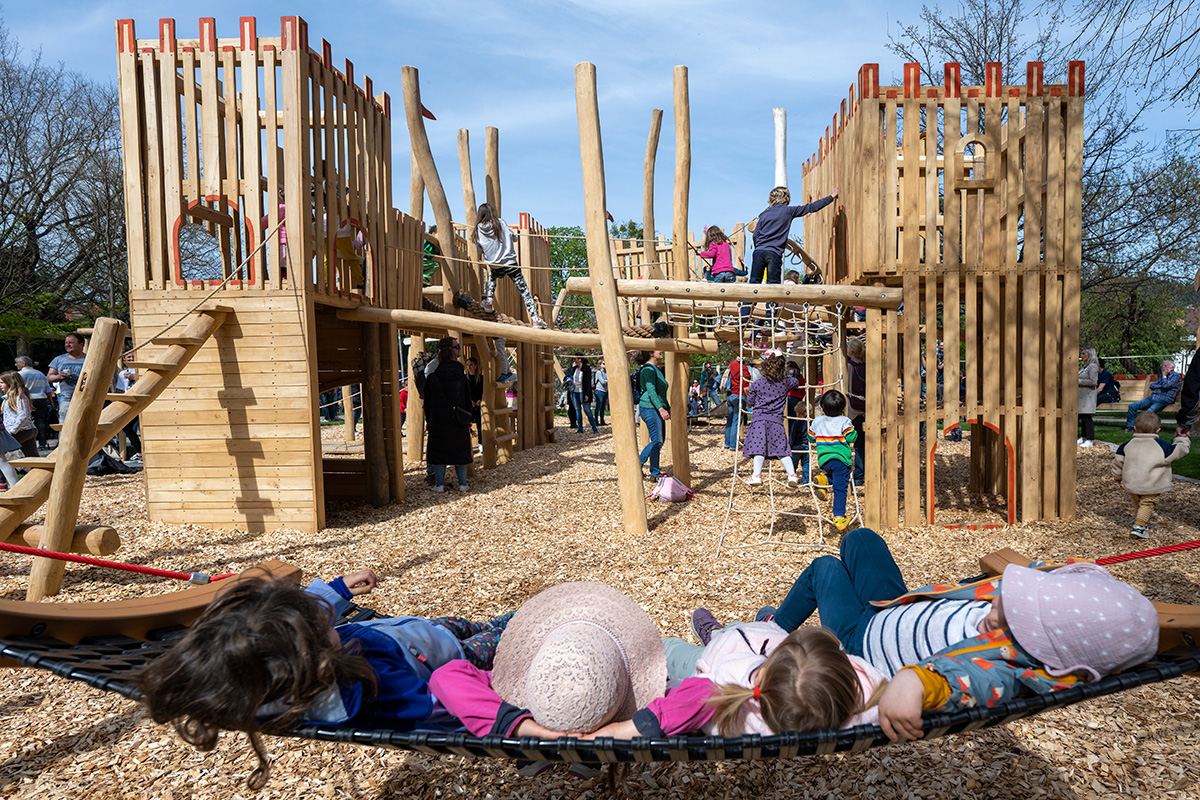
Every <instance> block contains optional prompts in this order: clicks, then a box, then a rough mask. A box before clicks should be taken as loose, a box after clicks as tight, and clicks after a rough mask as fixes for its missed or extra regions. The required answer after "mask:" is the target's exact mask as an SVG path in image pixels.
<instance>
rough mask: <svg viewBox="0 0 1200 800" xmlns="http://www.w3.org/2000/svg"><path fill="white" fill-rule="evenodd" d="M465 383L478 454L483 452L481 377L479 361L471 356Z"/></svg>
mask: <svg viewBox="0 0 1200 800" xmlns="http://www.w3.org/2000/svg"><path fill="white" fill-rule="evenodd" d="M467 383H468V384H470V387H471V417H472V418H473V419H472V421H473V422H474V423H475V438H476V439H477V440H479V452H481V453H482V452H483V376H482V375H481V374H480V373H479V361H478V360H477V359H476V358H475V357H474V356H472V357H471V358H468V359H467Z"/></svg>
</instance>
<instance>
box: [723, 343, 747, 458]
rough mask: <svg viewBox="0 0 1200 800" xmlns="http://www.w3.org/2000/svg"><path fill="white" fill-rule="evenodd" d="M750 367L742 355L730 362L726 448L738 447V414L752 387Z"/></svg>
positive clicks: (733, 448) (726, 414) (726, 399)
mask: <svg viewBox="0 0 1200 800" xmlns="http://www.w3.org/2000/svg"><path fill="white" fill-rule="evenodd" d="M750 383H751V380H750V369H749V368H748V367H747V366H746V365H745V364H743V363H742V357H741V356H734V357H733V361H730V362H729V394H728V396H726V398H725V402H726V404H727V406H728V410H727V411H726V413H725V449H726V450H737V449H738V414H739V412H740V411H741V405H742V396H743V395H744V394H745V393H746V390H747V389H749V388H750Z"/></svg>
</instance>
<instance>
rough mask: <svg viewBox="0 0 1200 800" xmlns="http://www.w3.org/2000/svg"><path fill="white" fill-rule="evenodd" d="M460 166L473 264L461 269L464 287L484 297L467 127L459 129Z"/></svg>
mask: <svg viewBox="0 0 1200 800" xmlns="http://www.w3.org/2000/svg"><path fill="white" fill-rule="evenodd" d="M458 168H459V171H460V172H461V173H462V192H463V214H464V215H465V218H466V224H467V257H468V258H470V259H471V266H470V267H469V268H467V267H465V266H464V268H463V269H462V270H461V271H460V273H459V274H460V275H461V276H462V279H463V288H464V289H466V290H467V291H468V292H470V293H471V294H472V295H474V296H475V297H478V298H480V299H482V298H483V287H482V286H481V285H480V280H481V279H483V280H486V278H483V276H482V275H481V274H480V272H479V268H478V264H479V247H478V245H476V244H475V224H476V222H477V221H478V220H477V219H476V217H477V216H478V215H477V213H476V204H475V182H474V181H473V180H472V178H471V143H470V139H469V134H468V132H467V129H466V128H459V129H458Z"/></svg>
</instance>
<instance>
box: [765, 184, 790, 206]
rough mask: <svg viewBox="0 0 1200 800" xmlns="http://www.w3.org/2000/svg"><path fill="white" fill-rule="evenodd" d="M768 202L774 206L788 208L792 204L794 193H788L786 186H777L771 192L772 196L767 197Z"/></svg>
mask: <svg viewBox="0 0 1200 800" xmlns="http://www.w3.org/2000/svg"><path fill="white" fill-rule="evenodd" d="M767 202H768V203H770V204H771V205H773V206H786V205H787V204H788V203H790V202H792V193H791V192H789V191H788V189H787V187H786V186H776V187H775V188H774V189H772V190H771V194H769V195H768V196H767Z"/></svg>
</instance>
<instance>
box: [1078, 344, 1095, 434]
mask: <svg viewBox="0 0 1200 800" xmlns="http://www.w3.org/2000/svg"><path fill="white" fill-rule="evenodd" d="M1079 360H1080V361H1082V362H1083V367H1081V368H1080V370H1079V426H1080V428H1081V429H1082V432H1081V433H1080V434H1079V439H1078V441H1076V444H1078V445H1079V446H1080V447H1091V446H1092V442H1093V441H1094V440H1095V439H1096V423H1095V422H1094V421H1093V420H1092V415H1093V414H1095V413H1096V386H1097V385H1098V384H1099V383H1100V361H1099V359H1098V358H1097V357H1096V348H1094V347H1085V348H1084V349H1083V350H1082V351H1080V353H1079Z"/></svg>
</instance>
